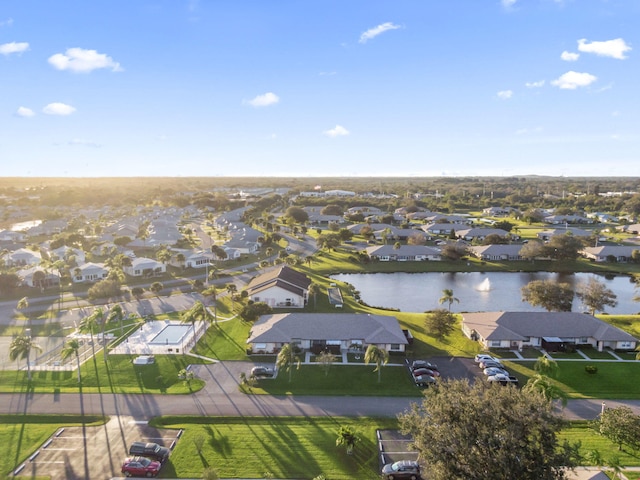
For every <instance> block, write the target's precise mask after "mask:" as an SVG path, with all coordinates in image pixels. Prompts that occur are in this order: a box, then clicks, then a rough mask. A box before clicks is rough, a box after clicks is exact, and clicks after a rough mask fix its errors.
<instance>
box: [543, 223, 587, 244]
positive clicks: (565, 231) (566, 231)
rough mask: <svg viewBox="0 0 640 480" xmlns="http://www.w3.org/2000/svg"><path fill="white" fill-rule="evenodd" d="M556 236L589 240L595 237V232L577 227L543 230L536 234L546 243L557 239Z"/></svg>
mask: <svg viewBox="0 0 640 480" xmlns="http://www.w3.org/2000/svg"><path fill="white" fill-rule="evenodd" d="M556 235H573V236H574V237H583V238H587V237H590V236H591V235H593V232H592V231H589V230H583V229H582V228H575V227H565V228H551V229H549V230H543V231H542V232H538V233H537V234H536V237H538V238H539V239H540V240H543V241H545V242H546V241H548V240H550V239H551V237H555V236H556Z"/></svg>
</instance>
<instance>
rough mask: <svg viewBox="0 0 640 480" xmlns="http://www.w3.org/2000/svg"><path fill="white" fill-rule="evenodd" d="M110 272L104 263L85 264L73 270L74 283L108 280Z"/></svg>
mask: <svg viewBox="0 0 640 480" xmlns="http://www.w3.org/2000/svg"><path fill="white" fill-rule="evenodd" d="M108 275H109V270H108V269H107V268H105V266H104V263H92V262H89V263H85V264H83V265H80V266H78V267H76V268H74V269H73V277H72V280H73V283H91V282H97V281H98V280H102V279H104V278H107V276H108Z"/></svg>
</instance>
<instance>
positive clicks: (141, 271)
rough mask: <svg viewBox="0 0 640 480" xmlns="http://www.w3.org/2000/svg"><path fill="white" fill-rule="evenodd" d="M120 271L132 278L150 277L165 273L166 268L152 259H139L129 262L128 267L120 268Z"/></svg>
mask: <svg viewBox="0 0 640 480" xmlns="http://www.w3.org/2000/svg"><path fill="white" fill-rule="evenodd" d="M122 270H123V271H124V273H126V274H127V275H130V276H132V277H151V276H155V275H160V274H162V273H165V272H166V271H167V266H166V265H165V264H164V263H162V262H158V261H157V260H153V259H152V258H145V257H139V258H134V259H133V260H132V261H131V266H130V267H122Z"/></svg>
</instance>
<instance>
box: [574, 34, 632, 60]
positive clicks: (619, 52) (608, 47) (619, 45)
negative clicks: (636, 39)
mask: <svg viewBox="0 0 640 480" xmlns="http://www.w3.org/2000/svg"><path fill="white" fill-rule="evenodd" d="M578 50H580V51H581V52H585V53H595V54H596V55H600V56H601V57H611V58H617V59H618V60H624V59H625V58H627V57H626V55H625V52H628V51H629V50H631V47H630V46H629V45H627V44H626V43H625V41H624V40H623V39H622V38H616V39H615V40H607V41H605V42H591V43H587V40H586V39H585V38H582V39H580V40H578Z"/></svg>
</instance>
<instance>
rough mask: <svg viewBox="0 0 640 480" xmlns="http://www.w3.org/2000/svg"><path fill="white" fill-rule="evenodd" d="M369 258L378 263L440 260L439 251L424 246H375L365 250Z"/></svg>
mask: <svg viewBox="0 0 640 480" xmlns="http://www.w3.org/2000/svg"><path fill="white" fill-rule="evenodd" d="M366 252H367V255H369V257H370V258H372V259H376V260H378V261H380V262H420V261H424V260H433V261H439V260H442V255H441V254H440V250H438V249H437V248H433V247H427V246H425V245H400V248H395V247H394V246H393V245H376V246H372V247H367V248H366Z"/></svg>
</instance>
